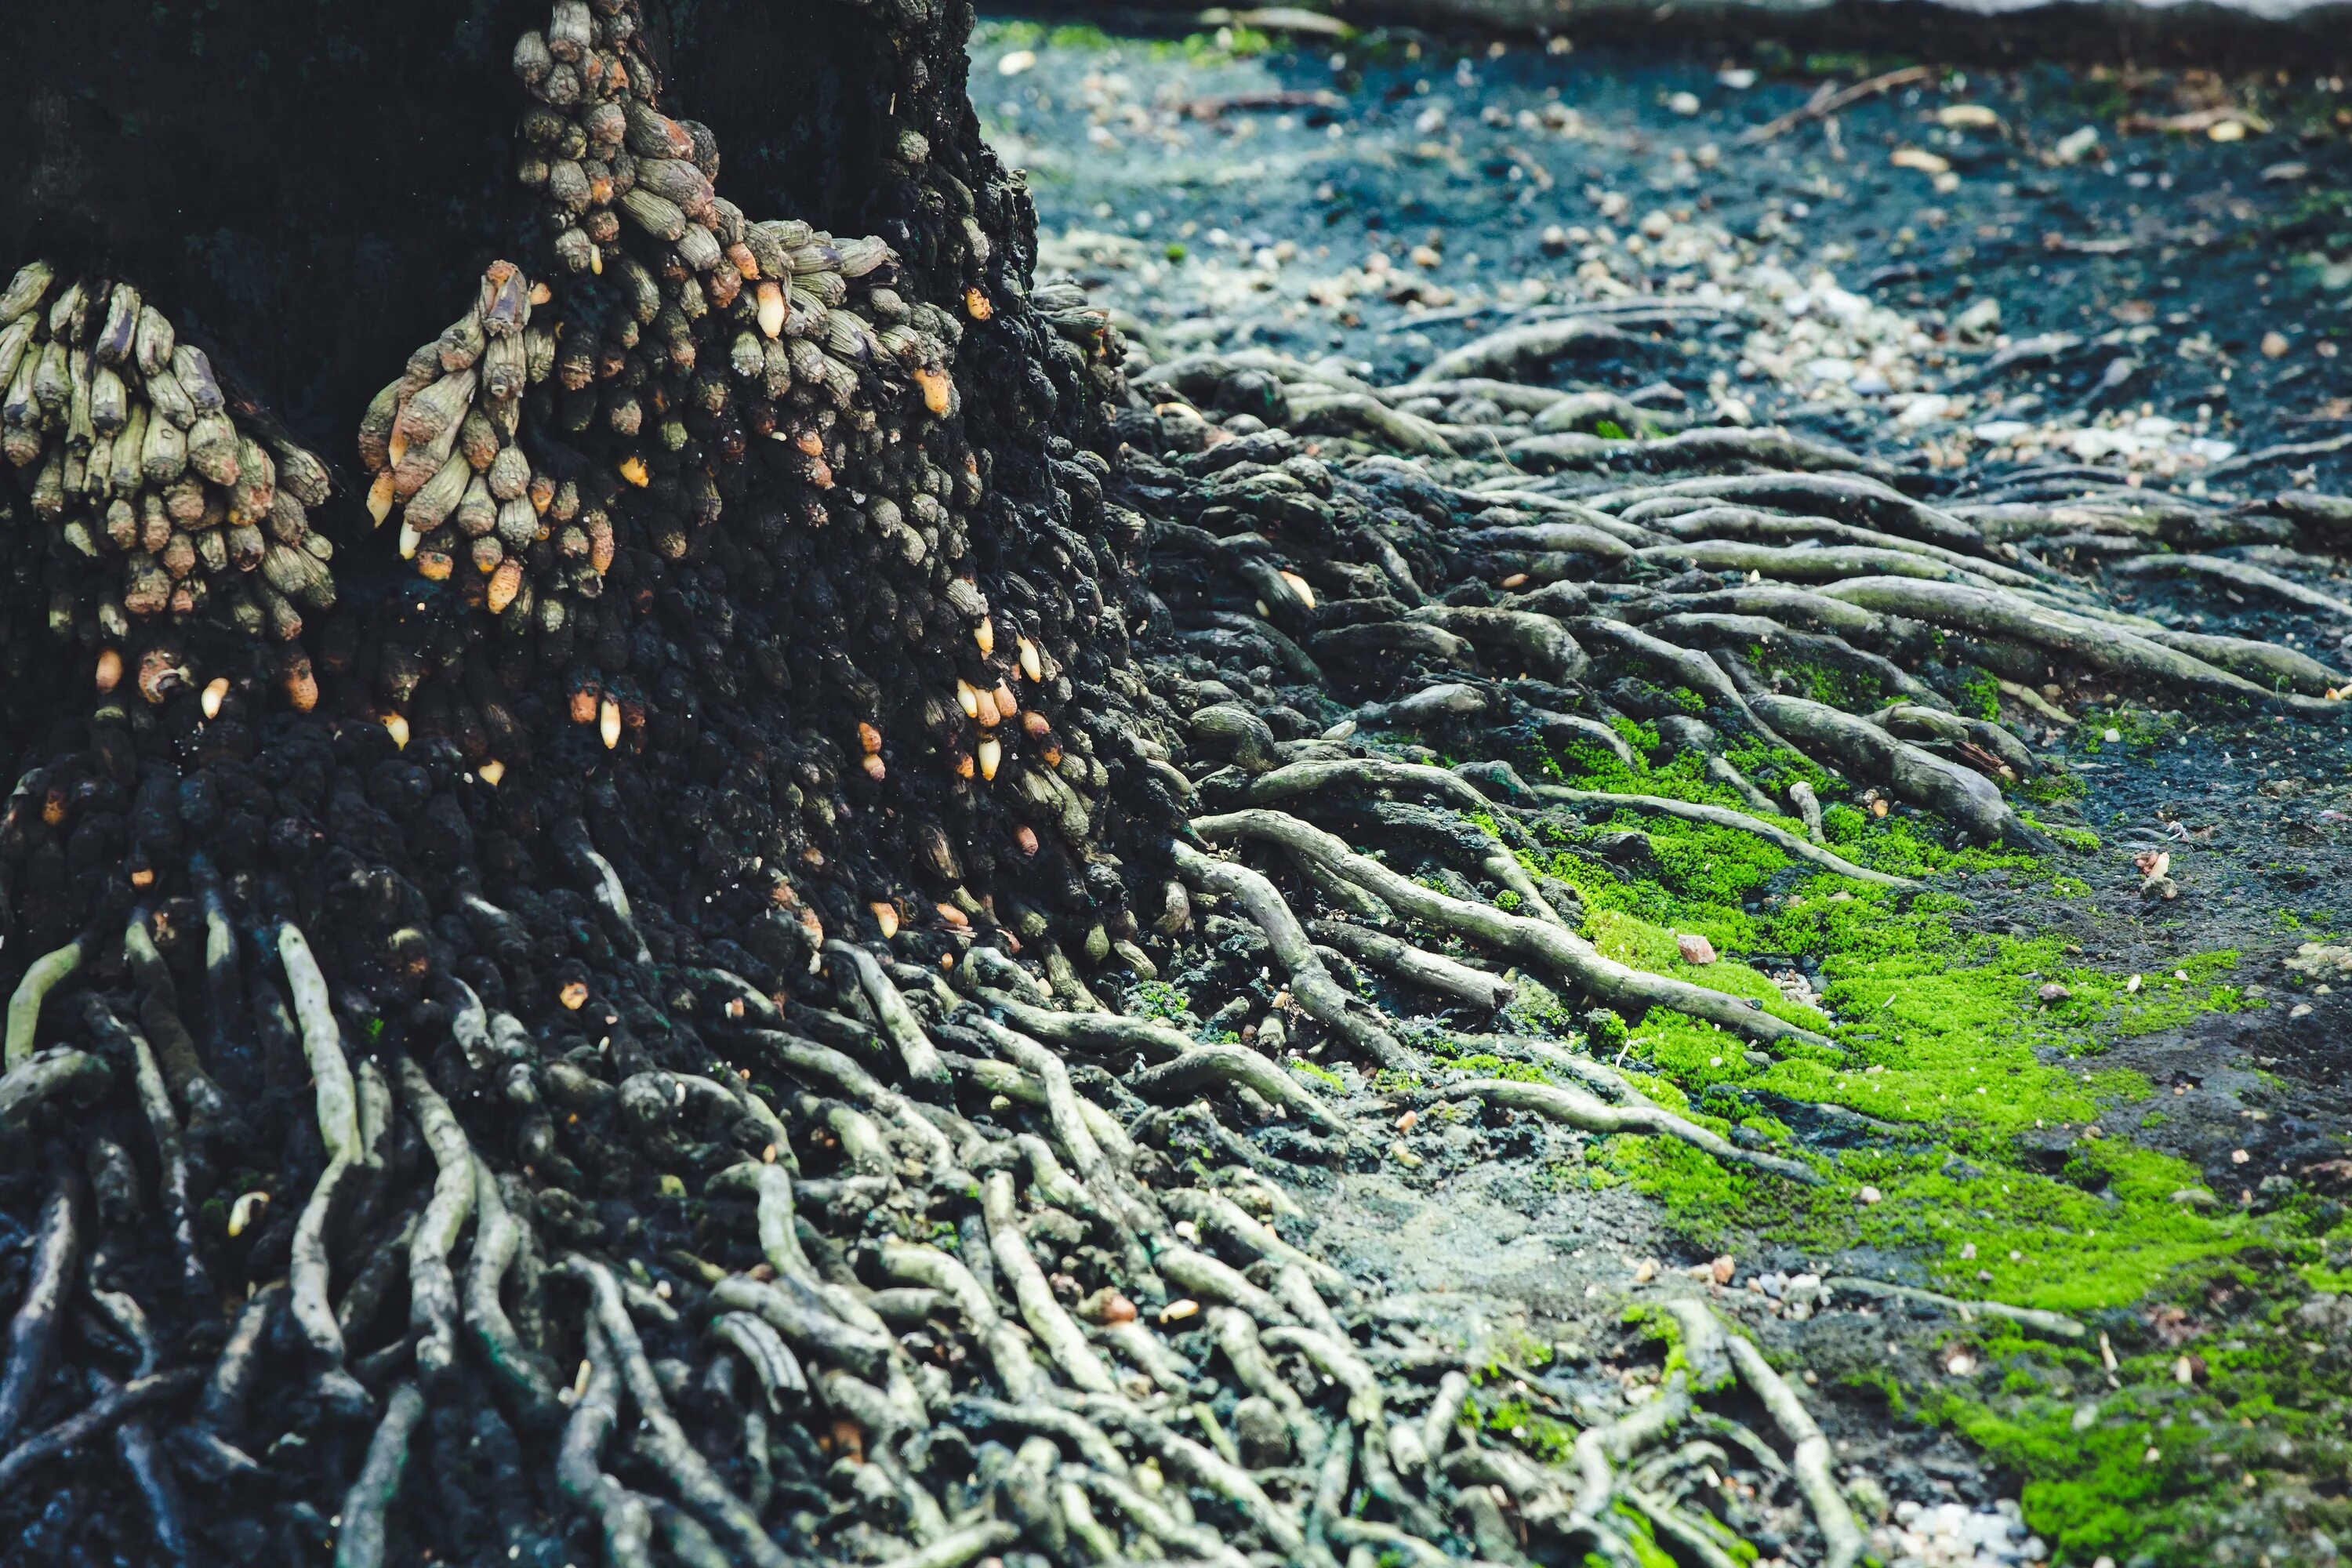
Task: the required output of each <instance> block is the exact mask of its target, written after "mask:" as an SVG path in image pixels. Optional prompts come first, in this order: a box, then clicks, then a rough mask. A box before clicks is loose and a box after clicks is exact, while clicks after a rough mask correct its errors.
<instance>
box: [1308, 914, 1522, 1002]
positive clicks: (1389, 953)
mask: <svg viewBox="0 0 2352 1568" xmlns="http://www.w3.org/2000/svg"><path fill="white" fill-rule="evenodd" d="M1345 885H1346V884H1342V886H1345ZM1307 934H1308V935H1309V936H1312V937H1313V938H1314V939H1315V940H1316V941H1317V942H1322V943H1324V944H1325V945H1327V946H1329V947H1336V948H1338V949H1339V951H1340V952H1344V953H1346V954H1347V955H1348V956H1349V958H1352V959H1354V960H1355V961H1356V962H1357V963H1363V964H1369V965H1370V966H1371V967H1372V968H1374V969H1377V970H1379V971H1381V973H1384V974H1388V975H1391V976H1393V977H1395V978H1396V979H1399V980H1402V981H1405V982H1407V983H1408V984H1413V985H1418V986H1420V987H1422V988H1423V990H1426V991H1434V992H1437V993H1439V994H1442V995H1446V996H1454V997H1458V998H1460V999H1461V1000H1463V1001H1465V1002H1467V1003H1469V1004H1470V1005H1472V1006H1474V1007H1483V1008H1485V1009H1486V1010H1487V1011H1488V1012H1495V1011H1496V1010H1498V1009H1501V1008H1504V1007H1507V1006H1509V1005H1511V997H1512V996H1513V995H1514V994H1515V992H1514V990H1513V987H1512V985H1511V983H1510V982H1509V981H1507V980H1506V979H1504V978H1503V977H1502V976H1501V975H1499V974H1489V973H1487V972H1486V971H1485V970H1483V969H1473V968H1472V967H1471V966H1470V965H1468V964H1466V963H1462V962H1461V961H1460V960H1459V959H1453V958H1448V957H1446V956H1445V955H1444V953H1442V952H1429V951H1427V950H1426V949H1424V948H1418V947H1415V946H1413V945H1412V943H1411V942H1402V941H1400V940H1398V939H1397V938H1395V937H1392V936H1386V935H1383V934H1382V933H1381V932H1379V931H1368V930H1366V929H1365V928H1364V927H1362V926H1360V925H1350V924H1349V923H1348V922H1347V921H1307Z"/></svg>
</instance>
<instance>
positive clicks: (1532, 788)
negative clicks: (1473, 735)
mask: <svg viewBox="0 0 2352 1568" xmlns="http://www.w3.org/2000/svg"><path fill="white" fill-rule="evenodd" d="M1805 792H1806V794H1808V795H1811V793H1812V789H1811V785H1807V786H1805ZM1528 793H1529V794H1531V795H1534V796H1535V798H1536V799H1538V800H1540V801H1545V802H1549V803H1552V804H1556V805H1587V806H1601V807H1623V808H1626V809H1629V810H1633V811H1651V812H1656V813H1658V814H1659V815H1660V816H1678V817H1681V818H1682V819H1683V820H1684V821H1685V822H1703V823H1706V824H1707V825H1708V826H1711V827H1730V828H1736V829H1738V831H1740V832H1742V833H1752V834H1754V835H1755V836H1756V837H1759V838H1761V839H1763V840H1764V841H1765V842H1766V843H1768V844H1769V845H1771V846H1772V847H1774V848H1776V849H1778V850H1780V852H1781V853H1782V854H1784V855H1786V856H1788V857H1789V858H1790V859H1792V860H1802V861H1804V862H1806V863H1807V864H1808V865H1812V866H1819V867H1820V868H1822V870H1824V871H1834V872H1836V873H1837V874H1838V875H1839V876H1841V877H1850V878H1852V879H1853V880H1855V881H1857V882H1867V883H1870V884H1871V885H1872V886H1874V887H1881V888H1916V887H1917V886H1919V884H1918V883H1917V882H1916V881H1914V880H1912V879H1910V878H1908V877H1896V876H1893V875H1891V874H1889V873H1887V872H1885V871H1874V870H1872V869H1871V868H1868V867H1866V866H1857V865H1855V864H1854V863H1853V861H1851V860H1849V859H1847V858H1845V857H1844V856H1843V855H1840V854H1837V853H1836V852H1834V851H1833V850H1830V849H1825V848H1823V847H1821V846H1820V845H1819V844H1817V843H1814V842H1812V841H1811V839H1809V838H1801V837H1798V836H1797V835H1795V834H1793V833H1790V831H1789V830H1788V829H1787V828H1785V827H1781V826H1778V825H1777V824H1774V823H1770V822H1766V821H1764V820H1763V819H1761V818H1760V817H1755V816H1748V815H1747V814H1746V813H1744V812H1738V811H1733V810H1731V809H1730V808H1729V807H1727V806H1720V805H1706V804H1705V803H1704V802H1699V801H1688V800H1674V799H1670V798H1668V797H1667V796H1664V795H1628V794H1622V793H1620V792H1618V791H1615V790H1594V789H1570V788H1567V787H1565V786H1563V785H1560V784H1530V785H1528ZM1814 810H1815V813H1816V815H1818V813H1819V810H1820V806H1819V804H1818V803H1816V805H1815V807H1814ZM1808 826H1809V827H1818V826H1819V825H1818V824H1817V823H1809V824H1808Z"/></svg>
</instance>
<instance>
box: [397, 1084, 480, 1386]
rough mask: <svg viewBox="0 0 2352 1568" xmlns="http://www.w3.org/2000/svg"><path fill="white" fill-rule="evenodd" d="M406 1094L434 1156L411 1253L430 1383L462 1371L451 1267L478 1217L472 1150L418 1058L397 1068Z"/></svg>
mask: <svg viewBox="0 0 2352 1568" xmlns="http://www.w3.org/2000/svg"><path fill="white" fill-rule="evenodd" d="M396 1070H397V1071H398V1072H399V1074H400V1089H401V1092H402V1093H403V1094H404V1095H405V1096H406V1097H407V1100H408V1109H409V1114H410V1115H412V1116H414V1117H415V1119H416V1127H417V1131H420V1132H422V1133H423V1134H424V1135H425V1147H426V1148H427V1149H430V1150H431V1151H432V1152H433V1163H434V1176H433V1196H432V1197H431V1199H429V1200H428V1201H427V1202H426V1204H425V1215H424V1217H423V1218H422V1219H420V1220H419V1221H418V1222H417V1226H416V1239H415V1241H413V1242H411V1243H410V1244H409V1249H408V1301H409V1314H410V1322H411V1324H412V1326H413V1327H414V1328H415V1331H416V1351H415V1354H416V1370H417V1371H418V1373H421V1374H422V1375H423V1376H424V1377H425V1381H426V1382H427V1383H428V1384H430V1383H432V1382H433V1381H434V1380H436V1379H437V1378H441V1377H446V1375H448V1374H449V1373H452V1372H454V1371H456V1370H457V1275H456V1273H455V1271H453V1270H452V1269H451V1268H450V1266H449V1258H450V1255H451V1254H452V1253H454V1252H455V1251H456V1250H457V1236H458V1233H459V1232H461V1231H463V1230H464V1229H465V1228H466V1222H467V1220H468V1219H470V1218H472V1217H473V1213H474V1191H475V1186H476V1180H475V1175H474V1151H473V1146H472V1145H471V1144H470V1143H468V1142H467V1141H466V1130H465V1128H464V1127H462V1126H460V1125H459V1124H458V1121H457V1114H456V1112H454V1111H452V1110H450V1109H449V1102H448V1101H447V1100H443V1099H442V1098H441V1094H440V1091H439V1090H438V1089H435V1088H434V1087H433V1080H432V1079H429V1078H427V1077H426V1076H425V1069H424V1068H421V1067H419V1066H417V1065H416V1062H415V1059H414V1058H409V1057H403V1058H400V1061H399V1063H398V1064H397V1069H396Z"/></svg>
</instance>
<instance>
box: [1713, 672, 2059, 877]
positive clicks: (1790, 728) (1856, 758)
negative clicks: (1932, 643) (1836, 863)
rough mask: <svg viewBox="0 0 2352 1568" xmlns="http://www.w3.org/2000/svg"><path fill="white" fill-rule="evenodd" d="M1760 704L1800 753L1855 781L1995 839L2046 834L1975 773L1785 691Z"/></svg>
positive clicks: (2012, 840) (1765, 697)
mask: <svg viewBox="0 0 2352 1568" xmlns="http://www.w3.org/2000/svg"><path fill="white" fill-rule="evenodd" d="M1755 702H1756V709H1757V711H1759V712H1760V713H1762V714H1763V715H1765V717H1767V718H1768V719H1769V720H1770V721H1772V723H1773V724H1774V725H1775V726H1776V727H1778V728H1779V729H1780V731H1781V732H1782V733H1783V734H1786V735H1788V736H1789V737H1790V739H1791V740H1793V741H1794V742H1796V744H1797V748H1798V749H1799V750H1800V751H1802V752H1807V753H1808V754H1810V755H1812V756H1815V757H1826V758H1827V759H1828V760H1829V761H1830V762H1831V763H1832V764H1833V765H1834V766H1835V767H1836V768H1837V769H1838V771H1839V772H1841V773H1844V774H1846V775H1847V776H1848V777H1850V778H1860V779H1869V780H1873V781H1874V782H1878V783H1883V784H1886V785H1887V787H1889V788H1890V789H1892V790H1893V791H1894V792H1895V795H1896V796H1897V797H1899V798H1901V799H1903V800H1906V801H1909V802H1910V803H1911V804H1913V805H1919V806H1924V807H1926V808H1927V810H1929V811H1932V812H1934V813H1935V814H1936V815H1937V816H1940V817H1942V818H1943V819H1944V820H1946V821H1947V822H1949V823H1951V824H1952V825H1953V826H1956V827H1958V828H1960V829H1961V830H1962V831H1963V832H1967V833H1971V834H1974V835H1975V836H1976V837H1979V838H1981V839H1984V840H1986V841H1987V842H1990V843H2004V842H2006V843H2012V844H2015V843H2027V842H2032V841H2033V840H2034V839H2036V838H2038V837H2039V836H2038V835H2036V834H2034V833H2032V830H2031V829H2029V828H2028V827H2027V826H2025V825H2024V824H2023V823H2022V822H2020V821H2019V820H2018V819H2017V814H2016V813H2015V812H2014V811H2012V810H2011V809H2010V805H2009V802H2008V801H2006V800H2004V799H2002V798H2001V794H2000V786H1999V785H1998V784H1994V783H1993V782H1992V781H1991V780H1990V779H1989V778H1987V777H1985V776H1984V774H1982V773H1978V772H1977V771H1976V770H1975V769H1974V768H1964V767H1962V766H1960V765H1959V764H1958V763H1948V762H1946V761H1945V760H1944V759H1943V758H1941V757H1939V756H1937V755H1936V753H1935V752H1928V751H1923V750H1921V749H1920V748H1919V747H1917V746H1915V745H1913V744H1911V742H1908V741H1898V740H1896V739H1895V737H1894V736H1893V735H1890V734H1888V733H1887V732H1886V731H1885V730H1882V729H1880V728H1879V727H1878V726H1877V725H1875V724H1874V723H1872V722H1871V721H1869V720H1867V719H1862V718H1857V717H1855V716H1854V715H1853V714H1852V713H1848V712H1846V711H1844V710H1842V709H1837V708H1832V707H1830V706H1829V705H1828V704H1827V703H1823V702H1815V701H1812V700H1809V699H1807V698H1803V697H1782V696H1780V695H1778V694H1777V693H1759V694H1758V695H1757V697H1756V699H1755Z"/></svg>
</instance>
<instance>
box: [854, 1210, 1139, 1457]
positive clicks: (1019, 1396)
mask: <svg viewBox="0 0 2352 1568" xmlns="http://www.w3.org/2000/svg"><path fill="white" fill-rule="evenodd" d="M880 1258H881V1263H882V1271H883V1272H884V1273H886V1274H887V1275H889V1276H890V1277H891V1278H892V1279H904V1280H907V1281H908V1282H910V1283H912V1284H917V1285H926V1286H929V1287H930V1288H931V1289H934V1290H944V1291H946V1292H947V1294H948V1295H949V1297H950V1299H952V1300H954V1302H955V1304H956V1310H958V1311H960V1312H961V1313H962V1314H963V1321H964V1322H965V1323H966V1324H967V1325H969V1326H970V1328H971V1331H972V1336H973V1337H974V1338H975V1339H977V1340H979V1341H980V1343H981V1346H982V1349H983V1350H985V1351H986V1352H988V1359H989V1364H990V1365H992V1366H993V1367H994V1368H995V1369H996V1381H997V1382H998V1383H1000V1384H1003V1388H1004V1396H1005V1397H1006V1398H1007V1399H1010V1400H1012V1401H1013V1403H1015V1404H1016V1405H1026V1404H1028V1403H1029V1402H1030V1401H1031V1400H1032V1399H1033V1398H1034V1397H1035V1395H1036V1394H1037V1392H1038V1387H1039V1384H1040V1379H1039V1376H1038V1373H1037V1363H1035V1362H1034V1360H1032V1359H1031V1358H1030V1354H1029V1346H1028V1343H1027V1342H1026V1341H1025V1340H1024V1339H1023V1338H1022V1336H1021V1335H1020V1334H1019V1333H1017V1332H1015V1331H1013V1327H1012V1325H1011V1324H1009V1323H1007V1322H1006V1321H1004V1317H1003V1314H1002V1313H1001V1312H999V1311H998V1310H996V1299H995V1297H994V1296H992V1294H991V1293H990V1292H989V1290H988V1289H986V1288H985V1287H984V1286H982V1284H981V1282H980V1281H979V1280H978V1279H974V1278H973V1277H972V1272H971V1269H969V1268H965V1267H964V1266H963V1263H962V1261H961V1259H959V1258H955V1257H953V1256H951V1255H950V1254H948V1253H945V1252H942V1251H940V1249H939V1248H938V1247H929V1246H925V1245H923V1244H922V1243H919V1242H912V1241H898V1240H891V1239H885V1240H884V1241H883V1242H882V1244H881V1253H880ZM1120 1473H1121V1474H1124V1473H1125V1471H1124V1468H1122V1470H1121V1472H1120Z"/></svg>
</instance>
